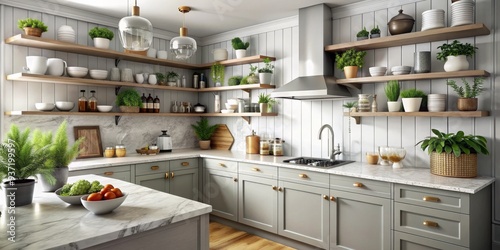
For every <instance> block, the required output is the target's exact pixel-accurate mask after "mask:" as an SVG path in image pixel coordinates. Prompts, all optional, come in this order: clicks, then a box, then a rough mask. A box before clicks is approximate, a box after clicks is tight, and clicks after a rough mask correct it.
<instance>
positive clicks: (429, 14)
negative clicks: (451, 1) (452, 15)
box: [422, 9, 445, 31]
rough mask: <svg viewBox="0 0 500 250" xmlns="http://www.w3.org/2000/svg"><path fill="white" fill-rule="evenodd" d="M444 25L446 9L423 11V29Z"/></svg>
mask: <svg viewBox="0 0 500 250" xmlns="http://www.w3.org/2000/svg"><path fill="white" fill-rule="evenodd" d="M444 27H445V26H444V10H441V9H432V10H427V11H424V12H422V31H424V30H430V29H438V28H444Z"/></svg>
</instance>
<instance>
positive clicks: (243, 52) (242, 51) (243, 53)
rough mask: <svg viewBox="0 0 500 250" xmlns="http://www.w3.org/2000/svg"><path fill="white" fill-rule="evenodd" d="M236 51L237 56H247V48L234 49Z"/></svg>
mask: <svg viewBox="0 0 500 250" xmlns="http://www.w3.org/2000/svg"><path fill="white" fill-rule="evenodd" d="M234 52H235V53H236V58H238V59H239V58H243V57H245V56H247V50H246V49H237V50H235V51H234Z"/></svg>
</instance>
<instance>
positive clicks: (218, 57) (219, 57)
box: [212, 48, 227, 61]
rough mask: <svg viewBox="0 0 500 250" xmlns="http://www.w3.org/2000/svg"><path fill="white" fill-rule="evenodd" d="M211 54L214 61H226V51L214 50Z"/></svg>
mask: <svg viewBox="0 0 500 250" xmlns="http://www.w3.org/2000/svg"><path fill="white" fill-rule="evenodd" d="M212 54H213V55H214V61H224V60H227V49H223V48H220V49H214V50H213V51H212Z"/></svg>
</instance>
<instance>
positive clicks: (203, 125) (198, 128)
mask: <svg viewBox="0 0 500 250" xmlns="http://www.w3.org/2000/svg"><path fill="white" fill-rule="evenodd" d="M191 127H192V128H193V129H194V133H195V134H196V137H198V139H199V140H200V149H210V137H212V135H213V133H214V132H215V130H216V129H217V128H218V127H219V125H217V124H216V125H209V124H208V119H207V118H206V117H202V118H201V120H200V121H197V122H196V124H191Z"/></svg>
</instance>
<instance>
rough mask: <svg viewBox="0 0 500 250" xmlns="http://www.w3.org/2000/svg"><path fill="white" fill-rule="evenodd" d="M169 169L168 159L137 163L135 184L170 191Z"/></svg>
mask: <svg viewBox="0 0 500 250" xmlns="http://www.w3.org/2000/svg"><path fill="white" fill-rule="evenodd" d="M168 170H169V162H168V161H159V162H148V163H141V164H136V165H135V184H139V185H141V186H145V187H148V188H151V189H154V190H157V191H162V192H167V193H169V192H170V189H169V183H168V178H169V177H170V173H169V172H168Z"/></svg>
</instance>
